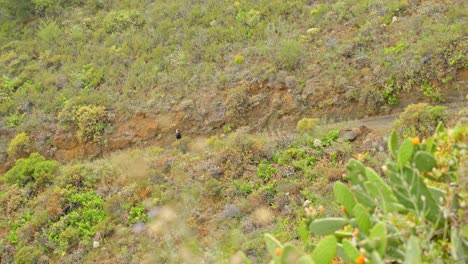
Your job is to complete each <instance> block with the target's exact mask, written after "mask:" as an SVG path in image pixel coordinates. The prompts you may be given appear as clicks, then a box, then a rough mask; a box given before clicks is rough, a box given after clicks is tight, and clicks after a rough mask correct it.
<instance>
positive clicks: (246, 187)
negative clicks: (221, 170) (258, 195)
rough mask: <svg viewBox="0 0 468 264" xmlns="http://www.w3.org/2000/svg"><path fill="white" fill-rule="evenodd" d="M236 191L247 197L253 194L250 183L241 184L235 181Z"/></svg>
mask: <svg viewBox="0 0 468 264" xmlns="http://www.w3.org/2000/svg"><path fill="white" fill-rule="evenodd" d="M233 183H234V187H235V188H236V191H237V192H239V193H240V194H242V195H247V194H250V193H251V192H252V189H253V188H252V186H251V185H250V184H249V183H248V182H241V181H239V180H235V181H233Z"/></svg>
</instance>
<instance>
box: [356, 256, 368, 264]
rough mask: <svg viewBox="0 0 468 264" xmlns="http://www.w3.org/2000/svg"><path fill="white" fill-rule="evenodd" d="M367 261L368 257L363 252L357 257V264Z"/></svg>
mask: <svg viewBox="0 0 468 264" xmlns="http://www.w3.org/2000/svg"><path fill="white" fill-rule="evenodd" d="M364 263H366V258H365V257H364V255H363V254H361V255H359V257H357V258H356V264H364Z"/></svg>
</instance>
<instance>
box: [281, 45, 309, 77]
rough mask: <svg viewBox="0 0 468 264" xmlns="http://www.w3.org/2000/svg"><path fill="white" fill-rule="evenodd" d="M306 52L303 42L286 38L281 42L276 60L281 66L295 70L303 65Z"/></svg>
mask: <svg viewBox="0 0 468 264" xmlns="http://www.w3.org/2000/svg"><path fill="white" fill-rule="evenodd" d="M304 54H305V51H304V48H303V47H302V45H301V43H299V42H298V41H296V40H284V41H281V42H280V43H279V47H278V50H277V51H276V54H275V57H274V61H275V63H276V65H277V66H278V67H279V68H281V69H285V70H290V71H293V70H296V69H298V68H300V67H302V64H303V57H304Z"/></svg>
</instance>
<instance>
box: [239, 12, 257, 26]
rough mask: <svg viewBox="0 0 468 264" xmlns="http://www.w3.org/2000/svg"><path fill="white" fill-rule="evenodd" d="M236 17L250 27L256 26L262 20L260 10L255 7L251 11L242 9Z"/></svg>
mask: <svg viewBox="0 0 468 264" xmlns="http://www.w3.org/2000/svg"><path fill="white" fill-rule="evenodd" d="M236 19H237V20H238V21H240V22H242V23H243V24H244V25H246V26H248V27H255V26H256V25H257V24H258V23H259V22H260V12H259V11H257V10H255V9H250V10H249V11H244V10H240V11H239V12H238V13H237V16H236Z"/></svg>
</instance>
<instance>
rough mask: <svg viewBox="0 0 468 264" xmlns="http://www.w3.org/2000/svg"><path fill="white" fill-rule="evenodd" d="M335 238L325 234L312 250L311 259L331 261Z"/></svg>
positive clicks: (334, 249) (335, 244)
mask: <svg viewBox="0 0 468 264" xmlns="http://www.w3.org/2000/svg"><path fill="white" fill-rule="evenodd" d="M336 242H337V241H336V238H335V237H334V236H327V237H325V238H324V239H322V240H321V241H320V242H319V243H318V245H317V247H316V248H315V249H314V251H313V252H312V259H313V260H314V262H316V263H331V262H332V260H333V257H334V256H335V254H336V247H337V243H336Z"/></svg>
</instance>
